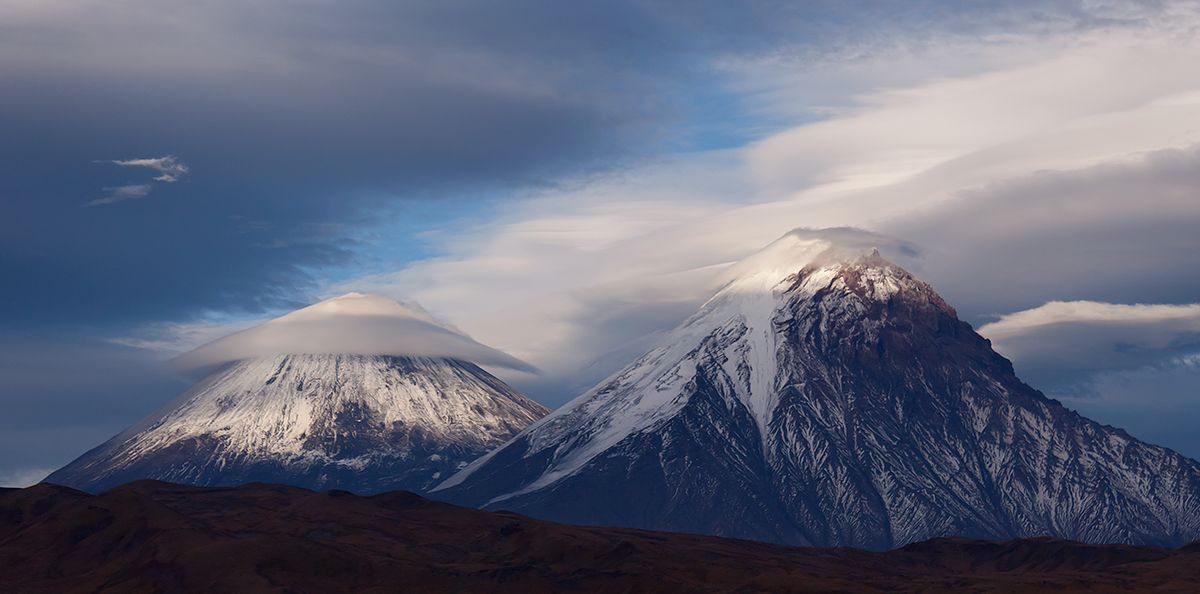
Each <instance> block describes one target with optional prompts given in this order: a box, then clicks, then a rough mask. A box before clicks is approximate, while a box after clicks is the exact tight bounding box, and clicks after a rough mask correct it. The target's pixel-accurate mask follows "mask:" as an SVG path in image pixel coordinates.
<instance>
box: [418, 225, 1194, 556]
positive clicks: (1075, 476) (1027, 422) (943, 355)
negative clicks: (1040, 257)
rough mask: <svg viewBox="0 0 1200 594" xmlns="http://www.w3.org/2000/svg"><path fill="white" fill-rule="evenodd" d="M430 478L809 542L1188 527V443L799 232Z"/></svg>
mask: <svg viewBox="0 0 1200 594" xmlns="http://www.w3.org/2000/svg"><path fill="white" fill-rule="evenodd" d="M434 495H435V496H439V497H442V498H445V499H447V500H449V501H452V502H456V503H460V504H467V505H473V506H481V507H486V508H491V509H506V510H513V511H516V512H520V513H523V514H528V515H532V516H536V517H542V518H548V519H554V520H560V521H568V522H576V523H586V524H600V525H611V526H626V527H636V528H652V529H662V530H673V531H683V532H697V533H706V534H715V535H721V536H731V537H740V538H749V539H757V540H766V541H773V542H781V543H788V544H795V545H813V546H852V547H863V548H870V549H887V548H892V547H897V546H901V545H904V544H906V543H911V542H915V541H920V540H924V539H928V538H933V537H938V536H969V537H978V538H989V539H1007V538H1014V537H1029V536H1039V535H1049V536H1057V537H1063V538H1069V539H1074V540H1080V541H1086V542H1125V543H1136V544H1156V545H1178V544H1182V543H1185V542H1190V541H1191V540H1194V539H1196V538H1197V537H1200V467H1198V464H1197V463H1196V462H1194V461H1192V460H1190V459H1188V458H1185V457H1183V456H1180V455H1179V454H1176V453H1175V452H1172V451H1171V450H1168V449H1166V448H1162V447H1157V446H1153V445H1149V444H1146V443H1143V442H1141V441H1138V440H1137V439H1134V438H1133V437H1131V436H1129V435H1128V434H1127V433H1125V432H1124V431H1122V430H1120V429H1116V428H1113V427H1109V426H1105V425H1101V424H1099V423H1096V422H1093V421H1091V420H1089V419H1086V418H1084V417H1082V416H1080V415H1078V414H1076V413H1074V412H1072V411H1071V410H1068V409H1067V408H1065V407H1063V406H1062V405H1061V404H1060V403H1059V402H1057V401H1055V400H1051V399H1048V398H1046V397H1045V396H1043V395H1042V394H1041V393H1040V392H1038V391H1037V390H1035V389H1033V388H1031V387H1029V386H1028V385H1026V384H1024V383H1022V382H1021V380H1020V379H1018V378H1017V376H1016V375H1015V374H1014V372H1013V368H1012V365H1011V364H1010V363H1009V361H1007V360H1006V359H1004V358H1003V357H1001V356H1000V355H998V354H997V353H996V352H995V351H993V350H992V348H991V345H990V343H989V342H988V341H987V340H986V339H984V338H982V337H981V336H979V335H978V334H976V333H975V331H974V330H973V329H972V328H971V326H970V325H969V324H967V323H965V322H962V321H960V320H959V319H958V317H957V315H956V313H955V310H954V309H953V308H952V307H950V306H949V305H948V304H947V303H946V302H945V301H944V300H943V299H942V298H941V297H940V296H938V294H937V293H936V292H935V291H934V290H933V288H932V287H930V286H929V285H928V284H926V283H924V282H922V281H920V280H918V279H916V278H914V277H913V276H912V275H911V274H909V273H908V272H907V271H905V270H904V269H902V268H901V267H899V266H897V265H895V264H893V263H891V262H889V261H888V260H886V259H884V258H883V257H881V256H880V255H879V254H878V252H874V251H872V250H870V249H866V250H864V249H861V247H860V246H855V247H853V248H846V247H839V246H838V245H835V244H833V243H831V242H830V241H827V240H826V239H822V238H821V237H819V236H817V237H814V236H812V235H810V234H808V233H805V232H794V233H792V234H789V235H788V236H785V237H784V238H782V239H780V240H779V241H777V242H775V243H774V244H772V245H771V246H770V247H768V248H767V249H766V250H764V251H763V252H762V253H760V254H758V255H756V256H754V257H752V258H750V259H748V260H746V261H745V262H742V263H740V264H738V265H735V266H734V267H733V268H732V269H731V278H730V280H729V283H728V284H727V285H725V287H724V288H723V289H722V290H721V291H720V292H718V293H717V294H716V295H715V296H714V297H713V298H712V299H711V300H709V301H708V302H707V303H706V304H705V305H704V306H703V307H702V308H701V309H700V310H699V311H698V312H697V313H696V314H695V315H693V316H692V317H691V318H690V319H688V320H687V321H686V322H684V323H683V324H682V325H681V326H679V327H678V328H676V329H675V330H674V331H673V332H671V333H670V334H669V335H668V336H667V337H666V338H665V339H664V340H663V341H662V343H661V345H660V346H659V347H658V348H655V349H653V350H651V351H650V352H648V353H647V354H646V355H645V356H643V357H641V358H640V359H638V360H637V361H635V362H634V363H632V364H631V365H629V366H628V367H626V368H625V369H623V370H621V371H620V372H618V373H616V374H615V375H613V376H612V377H610V378H608V379H607V380H605V381H603V382H602V383H601V384H600V385H598V386H596V387H595V388H593V389H592V390H590V391H588V392H587V393H585V394H583V395H582V396H580V397H579V398H577V399H576V400H574V401H572V402H571V403H569V404H567V405H566V406H564V407H563V408H561V409H559V410H557V411H555V412H554V413H552V414H551V415H549V416H547V417H546V418H544V419H542V420H541V421H539V422H538V423H535V424H534V425H532V426H530V427H529V428H528V429H526V430H525V431H523V432H522V433H521V434H519V435H518V436H517V437H515V438H514V439H513V440H511V441H510V442H508V443H507V444H505V445H504V446H502V447H501V448H498V449H497V450H495V451H493V452H492V453H490V454H488V455H487V456H485V457H484V458H482V459H480V460H478V461H476V462H474V463H473V464H471V465H470V466H468V467H467V468H466V469H464V470H463V471H462V472H460V473H458V474H457V475H455V476H454V477H452V478H451V479H449V480H448V481H446V482H445V483H443V484H442V485H440V486H439V487H438V488H437V489H436V490H435V491H434Z"/></svg>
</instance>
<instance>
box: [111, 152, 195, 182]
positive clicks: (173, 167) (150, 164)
mask: <svg viewBox="0 0 1200 594" xmlns="http://www.w3.org/2000/svg"><path fill="white" fill-rule="evenodd" d="M112 163H114V164H116V165H120V166H122V167H146V168H149V169H153V170H155V171H157V172H159V173H160V174H161V175H159V176H157V177H155V178H154V181H160V182H164V183H168V184H172V183H175V182H176V181H178V180H179V178H180V177H181V176H183V174H185V173H187V172H188V171H189V170H188V166H187V165H184V164H183V163H180V162H179V159H178V158H176V157H175V155H167V156H165V157H153V158H148V159H117V160H114V161H112Z"/></svg>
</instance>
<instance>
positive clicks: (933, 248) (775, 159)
mask: <svg viewBox="0 0 1200 594" xmlns="http://www.w3.org/2000/svg"><path fill="white" fill-rule="evenodd" d="M1196 22H1197V20H1196V19H1195V17H1194V15H1192V14H1190V13H1184V14H1183V15H1182V16H1179V18H1176V19H1175V20H1174V21H1173V22H1172V23H1171V24H1163V23H1162V22H1150V23H1149V24H1147V25H1146V26H1145V27H1144V28H1143V29H1140V30H1138V29H1132V30H1131V29H1113V30H1099V31H1092V32H1088V33H1081V34H1071V35H1058V36H1055V37H1052V38H1046V39H1040V40H1037V41H1036V43H1030V44H1022V43H1008V42H995V41H994V40H980V41H978V47H977V48H976V50H975V51H974V52H964V51H962V47H963V45H962V44H963V43H964V42H962V41H961V40H958V41H955V44H952V45H939V44H937V43H930V44H929V45H928V47H927V48H925V49H912V50H910V51H909V52H908V53H907V54H904V55H901V56H899V57H895V56H890V55H887V54H871V55H869V56H867V57H866V58H864V59H863V60H862V61H861V62H860V63H857V64H855V63H850V64H843V65H844V68H842V70H841V72H843V73H846V72H849V73H851V74H850V75H843V78H842V79H840V80H838V81H836V82H837V85H838V88H830V87H828V86H826V87H824V92H825V93H826V95H827V96H828V97H829V98H830V99H831V102H833V103H836V104H837V108H836V109H833V110H829V111H828V112H827V113H824V114H822V118H821V119H819V120H818V121H813V122H811V123H807V124H801V125H798V126H796V127H794V128H792V129H790V130H785V131H783V132H780V133H778V134H775V135H772V136H769V137H767V138H764V139H763V140H761V141H759V142H756V143H754V144H752V145H750V146H747V147H745V148H743V149H737V150H725V151H719V152H711V153H699V154H687V155H679V156H676V157H674V158H671V159H667V160H664V161H662V162H657V163H651V164H648V165H646V166H644V167H642V168H639V169H636V170H633V171H629V172H626V173H624V174H622V175H620V176H612V177H608V178H600V179H592V180H586V182H587V183H585V184H582V185H581V186H580V187H572V188H566V189H558V190H551V191H546V192H542V193H540V194H538V195H536V196H532V197H530V198H529V199H528V200H526V201H525V202H523V203H519V204H517V205H515V206H514V207H512V208H511V209H510V210H509V211H508V212H506V213H505V215H504V216H503V217H502V218H501V219H500V220H498V221H495V222H488V223H483V224H480V225H476V226H473V227H472V228H470V229H469V230H467V231H464V232H462V233H460V234H457V235H445V236H443V237H441V239H440V242H441V248H442V250H443V255H442V256H440V257H437V258H433V259H430V260H428V261H424V262H419V263H416V264H414V265H411V266H408V267H406V268H405V269H403V270H401V271H398V272H396V273H394V274H388V275H378V276H374V277H371V278H368V279H360V280H358V281H354V282H351V283H347V284H343V285H340V286H339V289H346V288H355V287H365V288H368V289H370V290H374V291H382V292H386V293H388V294H392V295H400V296H405V297H411V298H414V299H417V300H419V301H420V302H422V303H424V304H426V305H428V306H429V307H431V309H432V310H433V311H437V312H439V313H441V314H442V315H443V316H445V317H447V318H448V319H451V320H452V321H454V322H455V323H456V324H457V325H458V326H460V327H462V328H464V329H465V330H467V331H469V332H470V333H471V334H472V335H473V336H476V337H479V338H480V339H481V340H483V341H485V342H487V343H489V344H494V345H496V346H498V347H500V348H503V349H505V350H506V351H508V352H512V353H514V354H517V355H519V356H521V357H522V358H524V359H526V360H529V361H531V362H533V363H534V364H536V365H538V366H539V367H540V368H543V369H545V370H546V371H547V378H548V379H547V381H552V380H554V379H555V378H557V380H558V381H559V382H560V383H559V384H557V385H553V386H551V385H546V386H540V385H532V384H527V385H525V386H523V387H525V388H527V389H529V390H530V391H531V392H534V393H535V395H538V396H541V397H543V398H544V399H546V400H547V401H549V402H550V403H551V404H554V403H556V402H561V401H563V400H565V399H566V398H568V397H570V396H572V395H573V394H571V393H570V392H572V391H574V390H576V389H579V388H582V387H586V385H584V384H586V383H587V382H590V381H594V380H595V379H597V378H599V377H601V376H603V375H604V374H606V373H607V372H610V371H612V370H613V368H614V366H618V365H620V364H622V363H624V362H625V361H626V360H627V359H628V358H629V356H631V354H636V351H637V350H639V349H641V348H643V347H644V346H645V345H646V344H647V343H648V342H649V341H650V340H652V338H653V336H654V335H655V333H657V332H661V331H664V330H665V329H668V328H669V327H671V326H673V325H674V324H676V323H677V322H678V321H680V320H681V319H682V318H683V317H684V316H686V315H687V314H688V313H690V311H691V310H692V309H693V308H694V307H695V306H696V305H698V304H699V303H700V302H701V301H703V300H704V299H705V298H706V297H707V296H708V295H709V294H710V293H711V291H712V290H713V288H714V283H716V282H717V279H718V278H719V273H720V271H721V270H722V269H723V268H724V267H726V266H728V265H729V264H730V263H731V262H733V261H736V260H738V259H740V258H742V257H745V256H746V255H748V254H750V253H752V252H754V251H755V250H757V249H759V248H760V247H762V246H763V245H765V244H766V243H768V242H770V241H772V240H773V239H775V238H777V237H779V236H781V235H782V234H784V233H785V232H787V231H788V230H790V229H793V228H796V227H810V228H819V227H833V226H855V227H862V228H866V229H873V230H877V231H883V232H885V233H887V234H889V235H892V236H896V237H901V238H904V239H907V240H911V241H912V242H913V243H915V244H917V245H918V246H920V247H921V251H922V253H923V254H924V256H923V258H922V259H921V260H913V259H909V260H908V261H902V262H901V263H902V264H904V265H906V266H908V267H910V268H914V272H915V273H917V274H918V275H920V276H923V277H925V278H926V279H928V280H930V281H931V282H933V283H934V285H935V287H938V288H939V289H942V290H943V293H946V294H947V295H946V296H947V297H948V298H950V300H951V301H952V302H953V303H955V305H956V306H957V307H959V309H960V311H966V312H967V313H968V314H970V315H979V314H981V313H986V312H994V311H1014V310H1016V309H1021V308H1026V307H1030V306H1032V305H1034V304H1036V303H1043V302H1045V301H1049V300H1054V299H1064V298H1068V299H1078V298H1083V297H1086V296H1087V295H1080V294H1079V293H1080V292H1086V291H1096V292H1097V293H1098V294H1100V295H1101V296H1103V297H1106V298H1109V299H1114V298H1116V297H1120V298H1121V299H1122V300H1130V301H1135V300H1149V299H1147V298H1146V297H1143V296H1139V295H1136V294H1135V293H1137V292H1138V291H1149V290H1151V289H1153V287H1154V285H1149V284H1139V283H1138V280H1140V279H1144V278H1147V277H1145V276H1144V273H1143V272H1142V271H1143V270H1152V271H1153V272H1154V273H1155V274H1156V275H1157V276H1154V277H1153V278H1155V279H1157V280H1159V281H1161V282H1160V283H1158V289H1155V290H1158V291H1159V292H1158V293H1155V294H1153V295H1151V298H1153V300H1157V301H1164V300H1169V297H1167V296H1164V295H1163V293H1164V292H1167V291H1175V292H1176V293H1181V292H1184V291H1185V290H1186V288H1187V287H1188V286H1189V285H1188V283H1191V282H1192V281H1191V280H1189V277H1188V276H1187V275H1185V274H1182V273H1179V272H1177V273H1176V275H1175V276H1174V278H1166V279H1165V278H1164V275H1166V274H1168V273H1169V270H1167V267H1168V265H1169V262H1171V261H1172V260H1174V261H1176V262H1178V261H1180V260H1179V258H1183V259H1184V260H1186V259H1187V257H1188V256H1187V252H1188V251H1189V250H1190V249H1191V246H1193V245H1194V241H1192V240H1188V239H1187V238H1186V237H1184V236H1182V235H1181V234H1180V233H1181V232H1180V230H1181V229H1184V228H1189V227H1190V228H1191V229H1195V228H1197V226H1198V225H1200V203H1198V202H1197V201H1195V200H1194V192H1191V193H1189V192H1188V191H1187V189H1188V188H1194V187H1195V186H1194V185H1189V184H1191V182H1190V181H1189V180H1190V179H1191V177H1189V176H1190V175H1191V174H1192V172H1194V171H1198V170H1200V167H1198V166H1197V163H1198V162H1200V151H1197V150H1195V149H1186V147H1190V146H1193V145H1200V124H1197V122H1200V70H1197V69H1196V68H1195V67H1194V65H1195V64H1196V63H1200V42H1198V41H1197V38H1196V37H1195V36H1194V35H1191V34H1190V33H1191V31H1193V30H1194V27H1195V23H1196ZM980 48H982V49H980ZM964 55H970V56H981V57H980V58H979V59H978V60H977V61H976V62H975V63H970V61H969V60H965V59H964V58H963V56H964ZM897 63H899V66H897V67H896V68H894V69H889V65H896V64H897ZM915 63H920V64H921V67H920V68H914V67H912V64H915ZM942 64H945V65H948V66H947V68H946V69H945V72H950V73H953V75H952V76H950V75H946V76H943V77H941V78H931V73H936V72H938V71H939V65H942ZM1147 65H1153V67H1148V66H1147ZM754 66H755V67H754V68H747V69H746V71H747V72H752V73H754V75H755V76H756V81H757V82H755V81H742V82H741V83H740V84H742V85H743V87H744V88H755V87H756V88H758V89H762V92H761V94H760V96H759V98H760V99H761V100H762V101H764V102H765V103H764V105H763V109H764V110H768V111H773V112H775V113H785V112H786V109H783V108H782V107H781V106H785V104H786V102H787V101H786V100H787V98H788V97H795V98H796V101H797V102H798V103H801V104H803V103H805V98H806V97H807V95H806V93H809V91H808V89H809V88H811V87H813V86H814V83H819V82H821V81H823V80H828V77H827V73H826V72H824V71H816V72H814V71H810V70H806V67H805V65H804V64H803V63H802V62H801V63H795V62H791V61H787V60H776V61H763V62H761V63H757V64H755V65H754ZM855 73H860V74H861V77H860V78H853V77H854V75H855ZM880 73H886V75H881V74H880ZM779 80H782V81H784V82H783V83H777V82H775V81H779ZM763 81H771V82H763ZM839 88H840V89H841V91H842V92H843V93H853V95H852V96H847V95H844V94H843V95H841V96H839V95H838V89H839ZM752 99H753V98H752ZM834 100H836V101H834ZM806 117H809V118H811V117H812V114H811V113H810V114H807V115H806ZM1155 151H1157V152H1155ZM1130 192H1136V194H1137V195H1136V199H1134V198H1131V194H1130ZM1134 223H1136V224H1135V225H1134V227H1131V228H1129V229H1126V228H1124V227H1125V226H1127V225H1130V224H1134ZM956 225H957V226H958V227H957V228H956V227H955V226H956ZM1006 234H1007V235H1006ZM1056 234H1062V235H1063V237H1064V239H1063V240H1062V241H1060V242H1057V243H1055V242H1053V241H1049V242H1048V243H1046V242H1042V243H1039V242H1037V241H1032V240H1031V238H1039V239H1047V238H1053V237H1054V236H1055V235H1056ZM1004 237H1010V238H1012V239H1011V240H1010V241H1008V242H1004V241H1002V240H1003V238H1004ZM987 239H995V241H992V242H990V243H989V242H988V241H986V240H987ZM1167 243H1173V244H1175V245H1178V246H1180V250H1179V253H1177V254H1173V255H1168V257H1166V258H1164V257H1163V253H1162V248H1163V246H1164V245H1165V244H1167ZM1035 245H1046V246H1052V247H1056V248H1060V249H1062V250H1064V253H1068V254H1070V255H1071V257H1072V258H1071V259H1066V258H1053V257H1047V258H1040V257H1036V256H1031V255H1029V254H1027V253H1025V252H1021V248H1022V246H1035ZM1142 245H1147V246H1152V247H1150V248H1147V249H1141V247H1140V246H1142ZM999 248H1002V249H1000V251H1005V250H1007V253H1009V254H1010V255H1012V254H1021V257H1020V258H1019V259H1017V260H1013V261H1009V262H1006V263H1004V264H1003V265H1006V266H1009V267H1013V268H1014V270H1016V272H1013V273H1011V274H1003V273H1004V271H1003V270H999V269H997V267H998V266H1001V265H1002V264H1000V263H997V262H995V261H992V260H989V259H988V251H989V250H992V249H999ZM1151 260H1153V262H1152V261H1151ZM1164 261H1165V262H1168V264H1165V265H1158V264H1157V263H1161V262H1164ZM1039 262H1043V264H1042V265H1040V266H1039ZM1021 270H1025V271H1026V274H1027V278H1028V279H1029V280H1028V281H1025V282H1023V281H1022V278H1023V277H1022V275H1021V274H1020V271H1021ZM1080 270H1086V271H1087V272H1089V273H1090V274H1088V276H1086V277H1085V276H1084V275H1083V274H1082V273H1076V274H1072V271H1080ZM993 273H995V274H996V275H997V279H998V280H997V281H996V282H991V280H990V278H989V275H992V274H993ZM1056 274H1057V275H1058V276H1056ZM1139 275H1143V276H1139ZM1056 278H1063V279H1066V280H1065V281H1064V282H1062V283H1056V282H1054V279H1056ZM1122 291H1123V292H1122Z"/></svg>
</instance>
